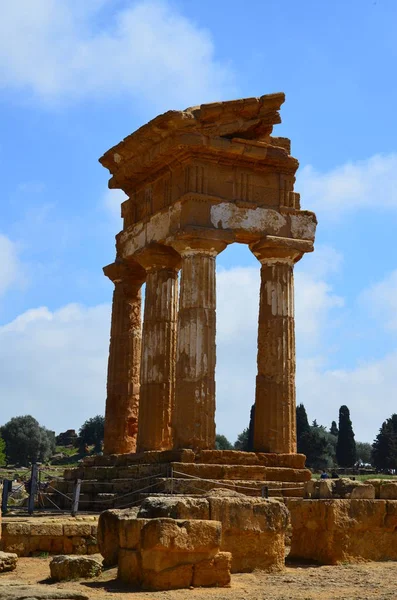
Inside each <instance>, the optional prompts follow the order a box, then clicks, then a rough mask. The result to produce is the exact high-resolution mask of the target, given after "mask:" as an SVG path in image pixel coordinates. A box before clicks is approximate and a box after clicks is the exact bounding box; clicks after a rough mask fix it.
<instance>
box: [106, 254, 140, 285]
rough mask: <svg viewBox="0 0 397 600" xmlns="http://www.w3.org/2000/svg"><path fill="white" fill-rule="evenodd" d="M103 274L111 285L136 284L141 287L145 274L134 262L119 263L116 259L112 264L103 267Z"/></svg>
mask: <svg viewBox="0 0 397 600" xmlns="http://www.w3.org/2000/svg"><path fill="white" fill-rule="evenodd" d="M103 272H104V274H105V275H106V277H108V278H109V279H110V280H111V281H113V283H115V284H116V283H126V282H128V283H136V284H137V285H139V286H141V285H142V284H143V283H144V282H145V279H146V272H145V270H144V269H143V268H142V267H141V265H140V264H138V263H137V262H136V261H134V260H129V261H128V262H126V261H121V260H119V259H116V260H115V262H114V263H111V264H110V265H106V267H103Z"/></svg>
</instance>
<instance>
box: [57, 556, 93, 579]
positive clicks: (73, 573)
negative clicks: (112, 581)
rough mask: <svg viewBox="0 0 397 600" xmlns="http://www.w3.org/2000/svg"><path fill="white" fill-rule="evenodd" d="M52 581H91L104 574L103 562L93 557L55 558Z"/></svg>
mask: <svg viewBox="0 0 397 600" xmlns="http://www.w3.org/2000/svg"><path fill="white" fill-rule="evenodd" d="M50 572H51V579H53V580H54V581H64V580H68V579H80V578H84V579H90V578H92V577H97V576H98V575H100V574H101V573H102V560H100V559H99V558H94V557H93V556H64V555H60V556H54V558H53V559H52V561H51V562H50Z"/></svg>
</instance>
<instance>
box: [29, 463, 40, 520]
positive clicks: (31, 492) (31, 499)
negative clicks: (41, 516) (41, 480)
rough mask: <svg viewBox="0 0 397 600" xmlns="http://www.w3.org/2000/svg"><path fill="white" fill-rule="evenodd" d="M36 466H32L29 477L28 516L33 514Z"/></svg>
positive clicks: (34, 464)
mask: <svg viewBox="0 0 397 600" xmlns="http://www.w3.org/2000/svg"><path fill="white" fill-rule="evenodd" d="M38 470H39V468H38V466H37V464H36V463H33V465H32V472H31V476H30V490H29V500H28V513H29V514H30V515H32V514H33V511H34V499H35V496H36V492H37V475H38Z"/></svg>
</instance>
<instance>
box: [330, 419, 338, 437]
mask: <svg viewBox="0 0 397 600" xmlns="http://www.w3.org/2000/svg"><path fill="white" fill-rule="evenodd" d="M329 432H330V434H331V435H334V436H335V437H336V438H337V437H338V433H339V429H338V426H337V424H336V422H335V421H332V423H331V429H330V430H329Z"/></svg>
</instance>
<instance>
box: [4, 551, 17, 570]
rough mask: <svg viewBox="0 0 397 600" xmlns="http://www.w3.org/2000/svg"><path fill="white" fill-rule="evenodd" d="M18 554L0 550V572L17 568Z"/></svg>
mask: <svg viewBox="0 0 397 600" xmlns="http://www.w3.org/2000/svg"><path fill="white" fill-rule="evenodd" d="M17 560H18V555H17V554H14V553H13V552H1V551H0V573H4V572H6V571H14V569H16V568H17Z"/></svg>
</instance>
